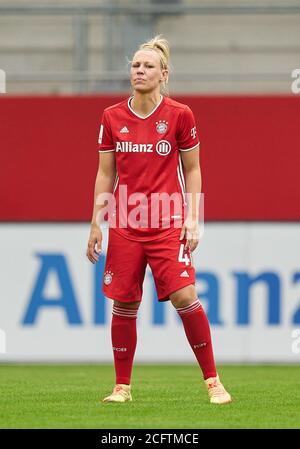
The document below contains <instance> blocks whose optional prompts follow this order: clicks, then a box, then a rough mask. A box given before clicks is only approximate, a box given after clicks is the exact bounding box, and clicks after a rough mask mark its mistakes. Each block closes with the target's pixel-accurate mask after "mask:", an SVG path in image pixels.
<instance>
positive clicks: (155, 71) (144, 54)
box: [130, 50, 166, 93]
mask: <svg viewBox="0 0 300 449" xmlns="http://www.w3.org/2000/svg"><path fill="white" fill-rule="evenodd" d="M165 72H166V71H162V70H161V66H160V59H159V55H158V53H157V52H156V51H155V50H139V51H137V52H136V54H135V55H134V57H133V60H132V63H131V69H130V82H131V86H132V87H133V89H134V90H136V91H138V92H141V93H142V92H144V93H146V92H152V91H155V90H159V89H160V84H161V82H162V81H163V80H164V77H165V76H166V75H165Z"/></svg>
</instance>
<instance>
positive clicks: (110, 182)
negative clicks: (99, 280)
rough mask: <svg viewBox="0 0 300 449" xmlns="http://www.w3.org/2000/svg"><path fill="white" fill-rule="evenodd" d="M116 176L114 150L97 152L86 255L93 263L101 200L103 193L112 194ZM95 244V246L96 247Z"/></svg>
mask: <svg viewBox="0 0 300 449" xmlns="http://www.w3.org/2000/svg"><path fill="white" fill-rule="evenodd" d="M115 178H116V159H115V152H114V151H108V152H105V151H100V152H99V167H98V172H97V176H96V181H95V189H94V208H93V216H92V220H91V230H90V237H89V241H88V248H87V252H86V255H87V257H88V259H89V260H90V261H91V262H92V263H95V262H97V261H98V259H99V253H100V251H101V243H102V232H101V229H100V227H99V224H98V220H97V219H98V217H99V214H101V209H103V208H104V207H105V206H106V204H104V202H103V201H102V200H101V198H104V196H105V195H104V194H106V193H108V194H112V192H113V186H114V182H115ZM96 246H97V247H96ZM95 247H96V248H95Z"/></svg>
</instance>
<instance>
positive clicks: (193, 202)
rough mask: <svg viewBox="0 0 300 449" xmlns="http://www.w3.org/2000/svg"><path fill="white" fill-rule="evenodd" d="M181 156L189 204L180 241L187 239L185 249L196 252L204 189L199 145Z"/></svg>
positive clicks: (182, 152) (181, 153) (183, 152)
mask: <svg viewBox="0 0 300 449" xmlns="http://www.w3.org/2000/svg"><path fill="white" fill-rule="evenodd" d="M180 156H181V160H182V164H183V171H184V178H185V188H186V193H187V195H186V196H187V204H188V207H187V215H186V217H185V221H184V224H183V227H182V230H181V235H180V239H182V238H184V237H186V239H187V241H186V245H185V249H189V250H190V251H194V249H195V248H196V247H197V245H198V242H199V207H200V194H201V187H202V178H201V169H200V161H199V145H197V146H196V147H194V148H193V149H192V150H190V151H181V152H180Z"/></svg>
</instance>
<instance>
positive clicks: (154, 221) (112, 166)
mask: <svg viewBox="0 0 300 449" xmlns="http://www.w3.org/2000/svg"><path fill="white" fill-rule="evenodd" d="M168 76H169V44H168V42H167V41H166V40H165V39H162V38H161V37H160V36H156V37H155V38H154V39H152V40H150V41H149V42H146V43H144V44H142V45H141V46H140V47H139V49H138V50H137V52H136V53H135V55H134V57H133V60H132V61H131V69H130V82H131V86H132V89H133V94H132V96H131V97H130V98H128V99H127V100H125V101H122V102H121V103H118V104H115V105H113V106H111V107H109V108H107V109H105V111H104V113H103V116H102V122H101V126H100V133H99V156H100V160H99V169H98V174H97V177H96V183H95V201H94V210H93V217H92V221H91V231H90V237H89V242H88V249H87V257H88V259H89V260H90V261H91V262H92V263H96V262H97V261H98V259H99V254H100V251H101V243H102V232H101V228H100V225H99V220H98V218H99V212H100V211H101V210H102V211H103V210H104V203H103V202H102V201H99V198H100V197H101V195H103V194H105V192H106V193H110V194H113V195H114V198H115V208H114V210H113V213H111V217H110V219H109V242H108V248H107V256H106V265H105V272H104V280H103V292H104V294H105V296H106V297H107V298H110V299H112V300H113V301H114V302H113V312H112V324H111V338H112V347H113V354H114V364H115V371H116V385H115V387H114V389H113V392H112V394H111V395H109V396H107V397H106V398H104V400H103V401H104V402H126V401H131V400H132V397H131V385H130V378H131V372H132V365H133V358H134V353H135V348H136V342H137V334H136V318H137V312H138V308H139V305H140V303H141V299H142V285H143V281H144V276H145V269H146V266H147V263H149V265H150V267H151V270H152V274H153V277H154V280H155V285H156V290H157V295H158V299H159V301H166V300H170V301H171V303H172V305H173V306H174V307H175V308H176V310H177V312H178V314H179V315H180V317H181V319H182V323H183V326H184V330H185V333H186V336H187V339H188V341H189V344H190V345H191V348H192V350H193V351H194V354H195V356H196V359H197V361H198V363H199V366H200V368H201V370H202V373H203V377H204V380H205V383H206V385H207V388H208V394H209V398H210V402H211V403H213V404H226V403H229V402H231V397H230V395H229V393H228V392H227V391H226V390H225V388H224V387H223V385H222V383H221V382H220V380H219V377H218V374H217V372H216V367H215V362H214V356H213V348H212V341H211V334H210V328H209V323H208V319H207V317H206V314H205V312H204V310H203V308H202V305H201V303H200V301H199V299H198V297H197V293H196V289H195V269H194V267H193V264H192V260H191V252H192V251H194V249H195V248H196V247H197V244H198V238H199V237H198V236H199V224H198V207H199V195H200V192H201V173H200V165H199V140H198V137H197V131H196V125H195V120H194V116H193V113H192V111H191V110H190V108H189V107H188V106H186V105H185V104H181V103H178V102H176V101H174V100H172V99H171V98H169V97H167V96H164V95H162V94H161V91H163V89H162V88H165V87H166V85H167V82H168ZM153 194H154V197H155V195H157V194H159V195H160V194H162V195H163V196H164V198H162V199H163V200H165V201H167V199H168V198H169V197H170V196H171V195H174V194H175V196H176V195H177V196H176V199H178V197H180V198H181V199H182V205H179V206H178V207H177V208H176V207H175V206H174V204H175V203H176V201H175V202H174V203H172V204H173V208H171V207H170V208H169V209H170V210H169V211H168V212H166V210H164V211H161V208H160V207H157V203H155V201H153V202H151V201H152V199H153V196H152V195H153ZM197 194H198V195H197ZM187 197H189V201H186V198H187ZM124 198H125V200H124ZM156 198H157V197H156ZM166 198H167V199H166ZM150 199H151V201H150ZM138 203H139V206H140V207H139V209H138V213H137V212H136V207H137V204H138ZM177 203H178V202H177ZM155 204H156V205H155ZM106 205H107V203H106ZM163 206H164V204H163ZM184 211H187V212H186V213H185V212H184ZM180 220H182V221H181V222H180ZM178 222H179V223H181V225H180V226H179V227H178ZM165 225H166V226H165Z"/></svg>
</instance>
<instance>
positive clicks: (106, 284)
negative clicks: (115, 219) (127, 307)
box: [103, 228, 195, 302]
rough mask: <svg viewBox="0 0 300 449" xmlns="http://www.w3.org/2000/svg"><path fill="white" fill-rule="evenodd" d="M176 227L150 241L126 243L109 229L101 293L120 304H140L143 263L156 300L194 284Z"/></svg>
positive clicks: (191, 270) (190, 259)
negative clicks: (151, 282)
mask: <svg viewBox="0 0 300 449" xmlns="http://www.w3.org/2000/svg"><path fill="white" fill-rule="evenodd" d="M180 232H181V229H180V228H174V229H173V230H172V231H171V232H170V233H169V234H167V235H166V236H164V237H162V238H159V239H156V240H150V241H146V242H144V241H137V240H129V239H127V238H125V237H123V236H122V235H121V234H120V233H119V232H118V231H116V230H115V229H113V228H110V229H109V239H108V247H107V255H106V263H105V269H104V277H103V293H104V295H105V296H106V297H107V298H110V299H113V300H117V301H120V302H134V301H141V300H142V294H143V282H144V278H145V271H146V266H147V263H149V265H150V268H151V271H152V274H153V278H154V282H155V286H156V292H157V296H158V300H159V301H167V300H168V299H170V298H169V295H170V294H171V293H173V292H175V291H177V290H179V289H180V288H183V287H186V286H187V285H190V284H194V285H195V269H194V267H193V263H192V257H191V253H190V251H185V250H184V244H185V242H186V239H183V240H179V237H180Z"/></svg>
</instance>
